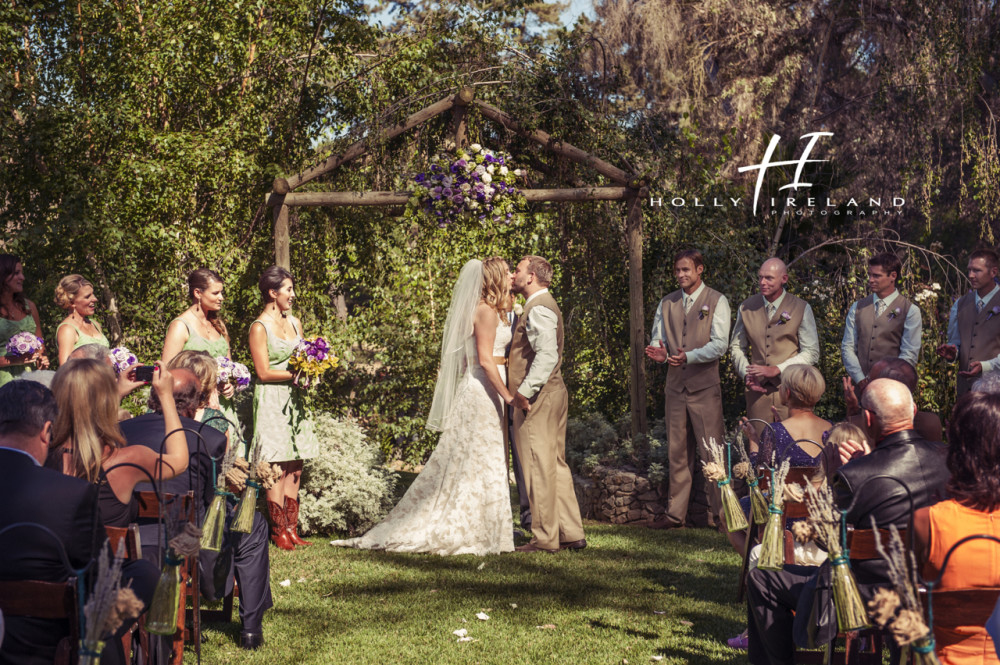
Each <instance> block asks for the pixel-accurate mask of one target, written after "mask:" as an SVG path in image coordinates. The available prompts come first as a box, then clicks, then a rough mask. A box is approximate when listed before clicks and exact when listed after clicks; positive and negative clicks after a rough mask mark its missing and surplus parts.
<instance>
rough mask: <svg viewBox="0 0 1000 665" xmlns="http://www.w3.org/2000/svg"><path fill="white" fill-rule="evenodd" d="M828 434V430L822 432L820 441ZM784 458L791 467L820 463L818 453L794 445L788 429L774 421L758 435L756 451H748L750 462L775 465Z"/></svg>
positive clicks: (824, 439)
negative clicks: (811, 453) (809, 452)
mask: <svg viewBox="0 0 1000 665" xmlns="http://www.w3.org/2000/svg"><path fill="white" fill-rule="evenodd" d="M828 435H829V432H828V431H827V432H823V441H822V442H823V443H824V444H825V443H826V438H827V436H828ZM772 457H773V460H772ZM786 459H787V460H788V463H789V464H790V465H791V466H793V467H794V466H802V467H816V466H819V463H820V455H819V454H817V455H815V456H812V455H809V454H808V453H807V452H806V451H804V450H802V448H800V447H799V446H797V445H795V439H793V438H792V435H791V434H789V433H788V430H787V429H785V426H784V425H782V424H781V423H774V424H773V425H771V426H770V427H765V428H764V431H763V432H761V435H760V445H759V446H758V449H757V452H756V453H750V462H751V463H752V464H754V465H755V466H756V465H757V464H766V465H767V466H771V465H772V461H773V464H774V466H777V465H779V464H781V463H782V462H783V461H785V460H786Z"/></svg>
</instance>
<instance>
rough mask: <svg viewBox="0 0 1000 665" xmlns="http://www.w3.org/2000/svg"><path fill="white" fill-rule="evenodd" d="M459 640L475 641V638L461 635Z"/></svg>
mask: <svg viewBox="0 0 1000 665" xmlns="http://www.w3.org/2000/svg"><path fill="white" fill-rule="evenodd" d="M458 641H459V642H475V640H474V639H472V638H471V637H460V638H458Z"/></svg>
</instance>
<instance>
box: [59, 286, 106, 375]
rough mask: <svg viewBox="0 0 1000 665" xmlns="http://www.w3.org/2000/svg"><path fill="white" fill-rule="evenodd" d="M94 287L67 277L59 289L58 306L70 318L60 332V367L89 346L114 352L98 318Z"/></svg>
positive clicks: (67, 318)
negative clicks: (96, 345) (94, 319)
mask: <svg viewBox="0 0 1000 665" xmlns="http://www.w3.org/2000/svg"><path fill="white" fill-rule="evenodd" d="M96 303H97V296H95V295H94V285H93V284H91V283H90V282H89V281H87V278H86V277H84V276H83V275H66V276H65V277H63V278H62V279H61V280H59V286H57V287H56V304H57V305H59V307H61V308H62V309H64V310H66V311H67V312H69V316H67V317H66V318H65V319H63V322H62V323H60V324H59V327H58V328H56V342H57V343H58V345H59V364H60V365H63V364H64V363H65V362H66V361H67V360H68V359H69V354H71V353H73V351H75V350H76V349H78V348H80V347H81V346H83V345H85V344H100V345H101V346H106V347H108V348H111V344H109V343H108V338H107V337H105V336H104V333H103V332H101V329H100V328H98V327H97V322H95V321H92V320H91V318H90V317H92V316H94V305H95V304H96Z"/></svg>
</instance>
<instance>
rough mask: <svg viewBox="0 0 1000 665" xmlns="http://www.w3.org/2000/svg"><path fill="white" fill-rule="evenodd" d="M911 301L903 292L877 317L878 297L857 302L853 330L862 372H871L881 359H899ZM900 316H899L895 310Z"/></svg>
mask: <svg viewBox="0 0 1000 665" xmlns="http://www.w3.org/2000/svg"><path fill="white" fill-rule="evenodd" d="M910 307H911V304H910V301H909V300H907V299H906V298H904V297H903V294H902V293H900V294H899V295H897V296H896V299H895V300H893V301H892V305H891V306H890V307H886V309H885V311H884V312H882V314H881V315H880V316H875V294H869V296H868V297H867V298H862V299H861V300H859V301H858V306H857V309H855V310H854V330H855V332H856V333H857V340H858V341H857V350H856V352H857V354H858V362H859V363H860V364H861V371H862V372H864V373H865V376H868V370H870V369H871V367H872V365H874V364H875V363H877V362H878V361H879V360H881V359H882V358H898V357H899V347H900V345H901V344H902V342H903V326H904V324H905V323H906V314H907V312H909V311H910ZM897 309H898V310H899V313H898V314H897V313H896V310H897Z"/></svg>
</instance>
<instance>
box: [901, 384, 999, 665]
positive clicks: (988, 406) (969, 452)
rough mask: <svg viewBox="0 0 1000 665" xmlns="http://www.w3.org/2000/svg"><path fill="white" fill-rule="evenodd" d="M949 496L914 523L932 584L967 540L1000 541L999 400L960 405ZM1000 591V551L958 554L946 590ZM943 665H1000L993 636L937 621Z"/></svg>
mask: <svg viewBox="0 0 1000 665" xmlns="http://www.w3.org/2000/svg"><path fill="white" fill-rule="evenodd" d="M947 464H948V470H949V471H950V472H951V480H949V481H948V494H949V496H950V497H951V498H950V499H948V500H946V501H942V502H940V503H937V504H935V505H933V506H929V507H927V508H921V509H920V510H918V511H917V512H916V513H915V515H914V529H915V530H916V549H917V556H918V558H919V559H920V561H921V562H923V565H924V569H923V574H924V578H925V579H933V578H935V577H936V576H937V575H938V574H939V573H940V571H941V564H942V563H943V562H944V557H945V555H946V554H947V553H948V550H949V549H950V548H951V546H952V545H954V544H955V543H957V542H958V541H959V540H961V539H962V538H964V537H966V536H971V535H978V534H985V535H990V536H996V537H998V538H1000V395H991V394H988V393H980V392H970V393H966V394H965V395H963V396H962V397H961V398H959V400H958V403H957V404H956V405H955V410H954V411H953V412H952V416H951V423H950V424H949V425H948V461H947ZM988 586H1000V544H998V543H995V542H993V541H990V540H973V541H970V542H968V543H965V544H963V545H962V546H961V547H959V548H957V549H956V550H955V551H954V552H953V553H952V555H951V558H950V559H949V560H948V567H947V569H946V570H945V574H944V577H943V578H942V580H941V584H940V586H939V587H938V588H939V589H966V588H969V587H988ZM934 623H935V627H934V628H935V629H934V639H935V641H936V643H937V651H938V657H939V658H940V659H941V663H942V665H981V664H983V663H998V662H1000V661H998V659H997V654H996V651H995V650H994V648H993V640H992V639H990V636H989V635H988V634H987V633H986V628H985V627H983V626H982V625H979V626H962V625H955V624H953V623H950V622H949V617H948V616H940V615H939V613H937V612H935V614H934Z"/></svg>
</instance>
